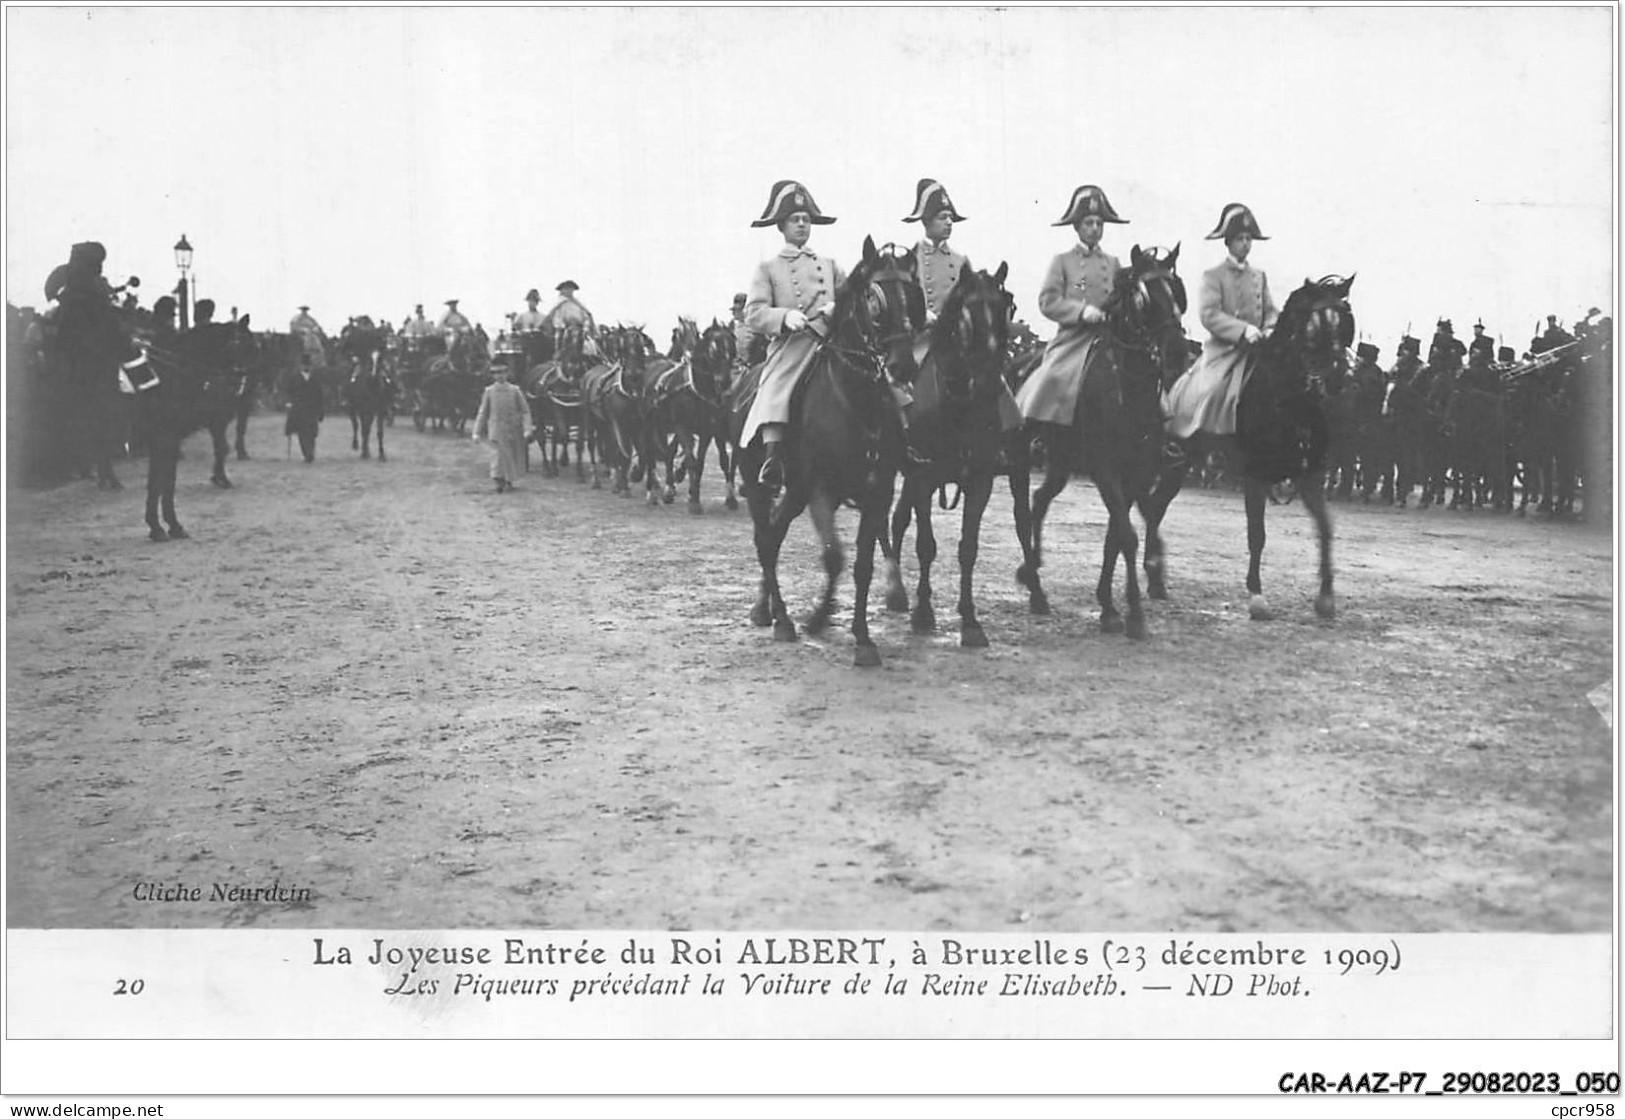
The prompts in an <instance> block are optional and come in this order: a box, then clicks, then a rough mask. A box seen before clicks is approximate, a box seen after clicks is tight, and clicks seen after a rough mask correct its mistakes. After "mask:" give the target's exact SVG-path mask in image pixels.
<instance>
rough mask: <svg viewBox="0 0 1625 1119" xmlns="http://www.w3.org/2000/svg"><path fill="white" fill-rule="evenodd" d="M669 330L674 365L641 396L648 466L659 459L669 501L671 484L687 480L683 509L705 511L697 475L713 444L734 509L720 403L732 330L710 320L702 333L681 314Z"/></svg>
mask: <svg viewBox="0 0 1625 1119" xmlns="http://www.w3.org/2000/svg"><path fill="white" fill-rule="evenodd" d="M673 335H674V336H673V345H672V350H671V353H670V354H669V355H668V356H669V357H670V358H671V359H673V360H675V364H674V365H671V366H670V367H668V368H666V369H665V370H664V371H662V372H660V373H659V374H657V375H655V376H653V377H651V378H650V380H649V384H648V388H647V390H646V392H645V396H644V405H645V413H646V415H647V416H648V424H647V441H648V446H649V451H650V466H651V470H652V469H653V465H654V463H655V462H657V461H658V462H660V463H664V465H665V468H666V490H665V494H664V499H665V501H666V502H667V503H668V504H669V503H670V502H671V501H672V500H673V498H674V497H675V494H676V483H677V482H680V481H683V480H684V479H687V481H688V511H689V512H690V513H696V514H697V513H701V512H704V508H705V507H704V506H703V505H702V504H701V503H700V480H701V476H702V475H703V474H704V472H705V457H706V452H707V451H708V450H709V449H710V446H711V444H712V443H715V444H716V445H717V462H718V464H719V465H720V466H721V468H722V469H723V471H724V472H725V474H726V475H727V479H728V508H730V509H735V508H738V506H739V502H738V500H737V498H735V496H734V479H733V463H732V461H731V460H730V458H729V454H728V425H727V409H726V405H725V404H724V403H723V402H724V400H725V399H726V397H727V392H728V389H729V387H730V381H731V378H732V370H733V363H734V336H733V331H732V330H730V329H729V328H727V327H725V326H723V325H721V324H720V323H717V322H715V321H713V322H712V323H711V325H710V326H709V327H707V328H706V330H705V332H704V333H703V334H702V333H700V332H699V329H698V327H697V325H696V324H695V323H693V322H691V321H688V320H686V319H685V320H683V322H682V324H681V325H680V326H679V327H678V328H677V330H676V331H674V332H673Z"/></svg>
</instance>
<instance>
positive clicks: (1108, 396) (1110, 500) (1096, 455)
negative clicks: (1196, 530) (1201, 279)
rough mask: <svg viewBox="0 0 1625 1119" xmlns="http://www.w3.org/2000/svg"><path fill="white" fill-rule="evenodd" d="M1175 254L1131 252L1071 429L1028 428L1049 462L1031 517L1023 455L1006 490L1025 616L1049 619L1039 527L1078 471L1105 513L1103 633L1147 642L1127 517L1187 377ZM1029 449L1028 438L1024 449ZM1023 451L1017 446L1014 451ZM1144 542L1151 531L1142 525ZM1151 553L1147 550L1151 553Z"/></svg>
mask: <svg viewBox="0 0 1625 1119" xmlns="http://www.w3.org/2000/svg"><path fill="white" fill-rule="evenodd" d="M1178 267H1179V246H1177V245H1176V246H1174V248H1173V250H1172V251H1169V252H1164V251H1162V250H1158V249H1150V250H1146V251H1142V250H1141V248H1140V246H1138V245H1135V246H1134V248H1133V250H1132V251H1131V252H1130V254H1129V266H1128V267H1127V268H1123V269H1120V270H1119V271H1118V273H1117V276H1116V277H1115V280H1114V284H1113V289H1112V294H1111V297H1110V298H1109V299H1108V300H1107V302H1106V306H1105V307H1104V308H1103V311H1104V313H1105V316H1106V321H1105V325H1104V331H1103V333H1102V336H1101V339H1100V341H1099V342H1098V343H1097V348H1096V350H1095V352H1094V353H1093V354H1092V355H1091V357H1090V359H1089V364H1088V366H1087V368H1086V369H1085V370H1084V374H1083V382H1082V384H1081V385H1080V386H1079V388H1078V400H1077V405H1076V407H1075V408H1074V411H1073V418H1072V422H1071V423H1070V424H1068V425H1066V426H1065V427H1062V426H1061V425H1059V424H1051V423H1035V424H1031V425H1029V427H1030V428H1032V429H1036V430H1037V431H1038V432H1040V433H1041V434H1042V437H1043V441H1044V448H1045V451H1046V453H1047V455H1048V461H1047V463H1046V466H1045V476H1044V481H1043V483H1042V484H1041V485H1040V486H1039V487H1038V490H1037V492H1035V493H1034V494H1033V496H1032V503H1031V509H1030V510H1029V508H1028V503H1027V500H1026V490H1027V484H1028V474H1027V470H1026V467H1025V464H1024V462H1023V459H1022V457H1021V456H1020V455H1019V454H1015V455H1012V465H1011V471H1010V491H1011V497H1012V502H1013V504H1014V506H1015V520H1016V535H1017V537H1018V539H1019V540H1020V543H1021V550H1022V564H1021V567H1020V568H1018V569H1017V571H1016V580H1017V582H1019V583H1021V584H1022V585H1023V586H1025V587H1026V588H1027V594H1028V608H1029V609H1030V610H1031V611H1032V612H1033V613H1035V614H1047V613H1049V608H1050V606H1049V598H1048V596H1047V595H1046V594H1045V592H1044V587H1043V583H1042V581H1041V579H1040V578H1039V574H1038V572H1039V569H1040V568H1041V567H1042V566H1043V563H1044V552H1043V539H1044V520H1045V517H1046V516H1047V514H1048V512H1049V506H1050V503H1051V502H1052V501H1054V499H1055V497H1056V496H1057V495H1058V494H1059V493H1060V492H1061V490H1062V489H1064V488H1065V487H1066V484H1067V481H1068V480H1069V479H1070V477H1071V476H1072V474H1073V473H1074V472H1081V473H1085V474H1088V475H1089V476H1090V477H1091V478H1092V479H1093V480H1094V483H1095V489H1096V490H1097V491H1098V492H1099V494H1100V500H1101V502H1102V503H1103V504H1104V505H1105V506H1106V513H1107V518H1108V519H1107V525H1106V538H1105V541H1104V546H1103V552H1102V555H1101V564H1100V580H1099V582H1098V584H1097V585H1096V587H1095V600H1096V601H1097V602H1098V603H1099V604H1100V628H1101V630H1102V631H1103V632H1105V633H1126V634H1127V635H1128V636H1129V637H1130V638H1133V639H1136V640H1139V639H1143V638H1144V637H1146V627H1145V615H1144V612H1143V610H1142V608H1141V605H1140V581H1139V576H1138V573H1137V572H1136V570H1135V560H1136V553H1137V552H1138V549H1139V544H1140V541H1139V537H1138V536H1137V535H1136V533H1135V531H1134V522H1133V520H1132V518H1131V517H1130V510H1131V509H1133V508H1134V507H1135V506H1139V507H1140V510H1141V515H1142V516H1145V506H1144V502H1145V500H1146V497H1147V496H1148V495H1149V493H1150V492H1151V487H1152V485H1153V483H1154V482H1155V481H1156V478H1157V473H1158V469H1159V467H1160V465H1161V460H1162V444H1163V440H1162V423H1163V415H1162V386H1163V385H1164V384H1165V383H1167V382H1169V381H1171V380H1172V379H1174V378H1176V377H1178V376H1179V374H1180V373H1181V372H1183V370H1184V368H1185V331H1184V327H1183V326H1181V325H1180V319H1181V317H1182V316H1183V315H1184V313H1185V308H1186V297H1185V284H1184V281H1182V280H1181V279H1180V278H1179V273H1178ZM1027 443H1030V436H1028V435H1026V434H1024V436H1023V437H1022V439H1021V445H1023V446H1024V445H1026V444H1027ZM1018 449H1019V447H1018ZM1147 522H1148V523H1147V536H1148V541H1149V535H1150V531H1151V529H1150V524H1149V518H1147ZM1147 547H1148V548H1149V543H1148V545H1147ZM1119 556H1122V558H1123V567H1124V570H1123V577H1124V592H1125V594H1124V597H1125V599H1126V604H1127V608H1128V614H1127V617H1126V618H1125V617H1124V616H1123V615H1122V614H1120V613H1119V612H1118V610H1117V606H1116V604H1115V602H1114V601H1113V597H1112V583H1113V581H1114V578H1115V575H1116V567H1117V559H1118V557H1119Z"/></svg>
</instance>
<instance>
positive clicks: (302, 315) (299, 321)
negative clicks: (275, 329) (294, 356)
mask: <svg viewBox="0 0 1625 1119" xmlns="http://www.w3.org/2000/svg"><path fill="white" fill-rule="evenodd" d="M288 333H290V334H293V335H295V336H296V337H298V338H299V340H300V341H301V342H303V343H304V347H305V353H307V354H309V355H310V360H311V362H312V364H315V363H321V364H322V365H326V364H327V333H326V332H325V331H323V330H322V325H321V323H319V322H317V321H316V320H315V319H314V318H313V317H312V316H311V313H310V307H309V306H307V305H306V304H303V303H301V304H300V305H299V313H298V314H297V315H295V316H294V317H293V320H292V321H291V322H289V323H288Z"/></svg>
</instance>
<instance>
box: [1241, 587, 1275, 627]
mask: <svg viewBox="0 0 1625 1119" xmlns="http://www.w3.org/2000/svg"><path fill="white" fill-rule="evenodd" d="M1247 616H1248V617H1249V618H1251V619H1252V620H1253V621H1255V622H1270V621H1274V620H1275V614H1274V613H1273V612H1271V610H1270V604H1269V602H1268V600H1267V599H1265V598H1264V596H1263V595H1261V594H1255V595H1253V596H1252V597H1251V598H1249V599H1248V600H1247Z"/></svg>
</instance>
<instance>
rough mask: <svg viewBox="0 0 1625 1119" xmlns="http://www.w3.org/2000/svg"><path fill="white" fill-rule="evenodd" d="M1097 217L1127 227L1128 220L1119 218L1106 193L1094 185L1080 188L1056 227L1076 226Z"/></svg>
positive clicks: (1074, 193)
mask: <svg viewBox="0 0 1625 1119" xmlns="http://www.w3.org/2000/svg"><path fill="white" fill-rule="evenodd" d="M1090 215H1095V216H1097V217H1099V218H1100V220H1101V221H1109V222H1115V223H1116V224H1118V225H1127V224H1128V219H1127V218H1120V217H1118V216H1117V211H1116V210H1114V209H1112V204H1111V202H1109V201H1108V200H1107V198H1106V192H1105V191H1103V190H1101V189H1100V188H1099V187H1097V186H1094V185H1092V184H1090V185H1085V186H1081V187H1079V188H1078V189H1077V190H1075V191H1073V192H1072V201H1071V202H1069V203H1067V207H1066V213H1064V214H1062V215H1061V220H1060V221H1058V222H1055V223H1053V224H1055V225H1076V224H1077V223H1078V221H1079V220H1081V219H1083V218H1086V217H1089V216H1090Z"/></svg>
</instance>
